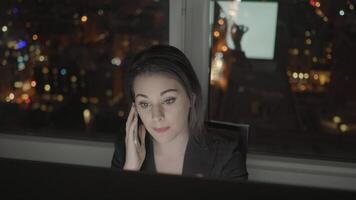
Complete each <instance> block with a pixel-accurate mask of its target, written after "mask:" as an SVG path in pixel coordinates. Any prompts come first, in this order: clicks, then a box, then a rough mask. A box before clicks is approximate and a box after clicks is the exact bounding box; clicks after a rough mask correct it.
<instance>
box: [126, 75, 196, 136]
mask: <svg viewBox="0 0 356 200" xmlns="http://www.w3.org/2000/svg"><path fill="white" fill-rule="evenodd" d="M133 90H134V94H135V106H136V108H137V111H138V114H139V116H140V118H141V120H142V122H143V124H144V126H145V128H146V130H148V132H149V133H150V134H151V136H152V137H153V138H154V139H155V140H156V141H157V142H159V143H168V142H170V141H172V140H173V139H174V138H176V136H178V135H179V134H188V130H189V129H188V115H189V108H190V101H189V97H188V96H187V94H186V92H185V90H184V88H183V86H182V85H181V84H180V83H179V82H178V81H177V80H176V79H174V78H171V77H170V76H168V75H162V74H143V75H139V76H137V77H136V78H135V80H134V84H133Z"/></svg>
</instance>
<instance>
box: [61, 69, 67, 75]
mask: <svg viewBox="0 0 356 200" xmlns="http://www.w3.org/2000/svg"><path fill="white" fill-rule="evenodd" d="M60 73H61V75H62V76H65V75H66V74H67V70H66V69H64V68H63V69H61V72H60Z"/></svg>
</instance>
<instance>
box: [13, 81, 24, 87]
mask: <svg viewBox="0 0 356 200" xmlns="http://www.w3.org/2000/svg"><path fill="white" fill-rule="evenodd" d="M14 86H15V88H22V86H23V83H22V82H21V81H16V82H15V83H14Z"/></svg>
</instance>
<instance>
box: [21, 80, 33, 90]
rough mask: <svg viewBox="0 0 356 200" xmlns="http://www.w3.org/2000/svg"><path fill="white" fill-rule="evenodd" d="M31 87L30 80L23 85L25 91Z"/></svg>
mask: <svg viewBox="0 0 356 200" xmlns="http://www.w3.org/2000/svg"><path fill="white" fill-rule="evenodd" d="M30 89H31V84H30V82H25V83H24V84H23V85H22V90H23V91H28V90H30Z"/></svg>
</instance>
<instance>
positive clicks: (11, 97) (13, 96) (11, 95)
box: [9, 92, 15, 100]
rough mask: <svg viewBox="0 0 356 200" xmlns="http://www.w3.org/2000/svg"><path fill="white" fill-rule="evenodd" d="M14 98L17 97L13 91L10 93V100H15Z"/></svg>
mask: <svg viewBox="0 0 356 200" xmlns="http://www.w3.org/2000/svg"><path fill="white" fill-rule="evenodd" d="M14 98H15V95H14V93H12V92H11V93H10V94H9V99H10V100H13V99H14Z"/></svg>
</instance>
